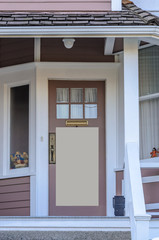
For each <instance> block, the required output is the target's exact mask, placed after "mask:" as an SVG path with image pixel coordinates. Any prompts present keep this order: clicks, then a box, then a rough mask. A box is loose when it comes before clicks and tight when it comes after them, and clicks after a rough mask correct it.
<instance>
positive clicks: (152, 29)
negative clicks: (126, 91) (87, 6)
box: [0, 26, 159, 40]
mask: <svg viewBox="0 0 159 240" xmlns="http://www.w3.org/2000/svg"><path fill="white" fill-rule="evenodd" d="M3 37H8V38H10V37H18V38H19V37H28V38H33V37H35V38H43V37H50V38H60V37H76V38H81V37H82V38H87V37H94V38H99V37H101V38H104V37H136V38H137V37H139V38H140V37H145V38H147V37H152V38H155V39H156V40H159V26H53V27H52V26H38V27H37V26H29V27H22V26H19V27H0V38H3Z"/></svg>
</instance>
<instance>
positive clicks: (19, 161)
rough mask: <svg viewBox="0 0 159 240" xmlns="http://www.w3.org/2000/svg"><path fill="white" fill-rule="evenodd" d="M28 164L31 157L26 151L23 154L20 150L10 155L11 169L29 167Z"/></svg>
mask: <svg viewBox="0 0 159 240" xmlns="http://www.w3.org/2000/svg"><path fill="white" fill-rule="evenodd" d="M28 165H29V157H28V154H27V153H26V152H23V154H21V153H20V152H19V151H17V152H16V153H14V154H11V155H10V168H11V169H15V168H23V167H28Z"/></svg>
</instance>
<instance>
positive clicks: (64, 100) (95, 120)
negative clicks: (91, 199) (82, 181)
mask: <svg viewBox="0 0 159 240" xmlns="http://www.w3.org/2000/svg"><path fill="white" fill-rule="evenodd" d="M67 120H80V121H81V120H87V121H88V126H85V127H83V128H81V132H82V131H85V130H84V129H88V128H89V129H88V130H91V129H93V131H94V130H97V131H98V134H99V135H98V143H97V144H98V174H97V178H98V179H97V180H98V181H97V182H98V186H97V194H98V196H97V198H98V203H97V204H90V205H89V203H88V204H86V205H84V204H76V203H74V204H73V205H69V204H57V196H56V194H57V189H56V188H57V184H56V182H57V176H56V174H57V172H56V171H57V165H56V164H49V215H50V216H105V215H106V160H105V82H103V81H98V82H97V81H62V80H61V81H54V80H50V81H49V133H55V134H58V131H59V130H58V129H60V130H61V129H62V128H63V129H64V130H65V129H66V128H68V127H67V126H66V121H67ZM76 129H77V128H76ZM76 129H75V128H74V129H73V127H72V128H70V133H71V131H74V130H75V131H76ZM67 130H68V132H69V128H68V129H67ZM78 130H80V129H78ZM77 132H79V131H77ZM92 136H93V135H92ZM90 140H91V139H90ZM56 144H61V143H59V142H58V141H56ZM66 144H68V143H67V142H66ZM87 144H88V148H89V147H90V146H89V142H88V143H87ZM79 145H80V144H79ZM81 146H82V143H81ZM81 146H79V151H80V153H81V151H82V149H81V148H82V147H81ZM56 148H58V151H59V147H58V146H56ZM94 148H95V147H94ZM90 149H91V148H90ZM92 151H94V149H92ZM77 152H78V151H77ZM77 154H78V153H77ZM58 156H59V154H58ZM66 158H67V157H66ZM88 160H90V159H88ZM56 161H58V158H57V159H56ZM90 162H91V161H90ZM92 168H93V163H92V165H91V164H90V171H89V170H88V173H87V174H88V181H89V180H90V179H91V178H90V176H89V175H91V170H92ZM83 170H85V166H83ZM66 171H67V170H66ZM73 171H74V169H73V166H72V169H71V172H73ZM80 171H81V170H80ZM71 172H70V173H71ZM69 175H70V174H68V177H70V176H69ZM82 175H83V176H84V172H83V173H82V171H81V178H82ZM66 176H67V175H66ZM66 178H67V177H65V179H63V181H64V183H65V181H66V180H67V179H66ZM72 181H74V179H72ZM75 184H76V183H75ZM86 184H87V179H86ZM90 184H91V183H90ZM90 186H91V185H90ZM83 187H84V185H83ZM75 188H76V187H75ZM81 188H82V185H81ZM64 190H65V189H64ZM75 190H76V189H75ZM79 191H80V189H79ZM65 194H66V195H67V194H70V193H68V192H67V190H66V193H65ZM90 194H91V193H90ZM88 195H89V194H88ZM80 197H81V201H83V199H82V197H83V198H84V197H85V196H80ZM83 202H84V201H83Z"/></svg>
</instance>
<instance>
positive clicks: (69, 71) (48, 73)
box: [36, 62, 120, 216]
mask: <svg viewBox="0 0 159 240" xmlns="http://www.w3.org/2000/svg"><path fill="white" fill-rule="evenodd" d="M36 66H37V101H36V102H37V108H36V109H37V110H36V111H37V124H36V126H37V128H36V132H37V139H36V146H37V147H36V148H37V156H36V159H37V189H38V196H37V198H38V199H39V200H38V204H39V205H38V207H37V209H38V210H37V211H38V212H37V215H38V216H39V215H42V216H44V214H45V215H47V209H48V201H47V199H45V200H43V201H42V198H43V199H44V196H45V197H46V191H47V190H46V189H47V186H48V177H47V174H48V173H47V171H48V161H47V159H48V158H47V156H48V143H47V138H48V79H54V80H77V81H78V80H86V81H92V80H94V81H100V80H105V81H106V99H105V101H106V116H107V119H106V129H107V131H106V163H107V168H106V177H107V180H106V184H107V215H108V216H114V210H113V207H112V199H113V197H114V195H115V173H114V167H116V158H117V154H116V144H115V143H116V126H117V123H116V121H117V117H116V114H117V113H116V112H117V107H116V104H117V101H116V94H117V78H118V69H119V66H120V63H68V62H67V63H65V62H62V63H57V62H56V63H36ZM79 76H80V79H79ZM112 123H113V129H112ZM41 136H43V139H44V141H43V143H41V142H40V139H41ZM40 159H42V160H43V161H42V163H41V166H40V164H39V163H38V162H39V161H40ZM44 162H45V163H44ZM41 169H43V170H42V171H41ZM41 173H43V175H42V176H41ZM38 174H39V177H38ZM44 185H45V189H44V188H43V187H42V186H44ZM46 198H47V197H46ZM42 209H43V211H44V209H45V211H44V212H41V211H42Z"/></svg>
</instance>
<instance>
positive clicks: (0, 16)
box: [0, 0, 159, 27]
mask: <svg viewBox="0 0 159 240" xmlns="http://www.w3.org/2000/svg"><path fill="white" fill-rule="evenodd" d="M60 25H61V26H76V25H78V26H80V25H81V26H83V25H84V26H91V25H92V26H95V25H96V26H100V25H101V26H103V25H105V26H112V25H113V26H114V25H116V26H119V25H120V26H124V25H129V26H135V25H159V18H158V17H157V16H154V15H152V14H151V13H149V12H147V11H144V10H142V9H141V8H138V7H137V6H136V5H134V4H133V3H132V2H131V1H129V0H123V7H122V11H107V12H103V13H91V12H90V13H77V14H75V13H68V14H66V13H61V14H59V13H56V12H36V13H34V12H26V13H24V12H23V13H17V12H7V13H5V12H0V26H1V27H2V26H5V27H6V26H60Z"/></svg>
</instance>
